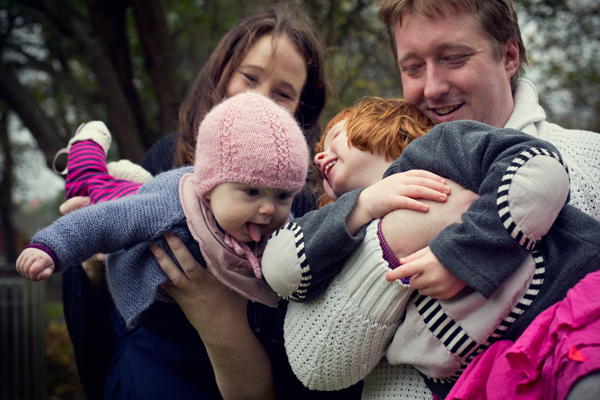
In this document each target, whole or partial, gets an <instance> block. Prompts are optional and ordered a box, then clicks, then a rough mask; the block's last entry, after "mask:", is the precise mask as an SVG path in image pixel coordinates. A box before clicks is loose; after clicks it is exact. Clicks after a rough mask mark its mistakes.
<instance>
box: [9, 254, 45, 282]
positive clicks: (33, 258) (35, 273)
mask: <svg viewBox="0 0 600 400" xmlns="http://www.w3.org/2000/svg"><path fill="white" fill-rule="evenodd" d="M17 272H18V273H20V274H21V275H22V276H24V277H25V278H27V279H29V280H30V281H41V280H44V279H48V278H50V275H52V272H54V261H52V257H50V255H49V254H47V253H46V252H44V251H42V250H40V249H36V248H33V247H29V248H27V249H25V250H23V252H22V253H21V255H20V256H19V258H18V259H17Z"/></svg>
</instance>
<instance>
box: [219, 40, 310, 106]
mask: <svg viewBox="0 0 600 400" xmlns="http://www.w3.org/2000/svg"><path fill="white" fill-rule="evenodd" d="M306 76H307V69H306V61H305V60H304V57H302V54H300V52H299V51H298V50H297V49H296V46H294V44H293V43H292V42H291V41H290V40H289V39H288V38H287V37H286V36H285V35H280V36H277V37H275V38H274V37H273V35H271V34H267V35H264V36H262V37H261V38H259V39H258V40H257V41H256V43H254V45H253V46H252V47H250V50H248V53H247V54H246V56H245V57H244V59H243V60H242V62H241V63H240V65H239V66H238V67H237V69H236V70H235V71H233V73H232V75H231V78H229V83H228V84H227V87H226V89H225V95H226V96H227V97H232V96H234V95H236V94H238V93H241V92H245V91H246V90H248V89H252V90H254V91H256V92H258V93H260V94H262V95H264V96H267V97H269V98H271V99H273V100H274V101H275V102H276V103H277V104H279V105H280V106H282V107H284V108H286V109H287V110H288V111H289V112H290V113H291V114H294V113H295V111H296V109H297V108H298V104H299V103H300V95H301V94H302V89H303V88H304V84H305V83H306Z"/></svg>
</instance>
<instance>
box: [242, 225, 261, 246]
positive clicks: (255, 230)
mask: <svg viewBox="0 0 600 400" xmlns="http://www.w3.org/2000/svg"><path fill="white" fill-rule="evenodd" d="M246 227H247V228H248V233H249V234H250V237H251V238H252V240H254V241H255V242H260V238H261V236H262V226H261V225H258V224H253V223H252V222H246Z"/></svg>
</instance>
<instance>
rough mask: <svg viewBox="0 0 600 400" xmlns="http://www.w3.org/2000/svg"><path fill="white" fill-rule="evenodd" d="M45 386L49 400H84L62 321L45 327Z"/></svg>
mask: <svg viewBox="0 0 600 400" xmlns="http://www.w3.org/2000/svg"><path fill="white" fill-rule="evenodd" d="M46 386H47V389H48V399H49V400H66V399H72V400H84V399H85V394H84V392H83V389H82V387H81V383H80V382H79V376H78V374H77V366H76V365H75V356H74V354H73V346H72V345H71V340H70V338H69V332H68V331H67V325H66V324H65V322H64V321H50V322H49V323H48V325H47V326H46Z"/></svg>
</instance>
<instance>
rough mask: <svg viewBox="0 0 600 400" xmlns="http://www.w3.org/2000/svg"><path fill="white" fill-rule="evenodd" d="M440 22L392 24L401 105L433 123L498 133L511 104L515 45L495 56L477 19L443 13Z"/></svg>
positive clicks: (417, 17) (419, 19) (412, 17)
mask: <svg viewBox="0 0 600 400" xmlns="http://www.w3.org/2000/svg"><path fill="white" fill-rule="evenodd" d="M443 10H444V14H445V15H444V16H439V15H436V17H435V18H434V19H431V18H428V17H427V16H425V15H422V14H420V13H418V12H411V13H409V14H405V15H404V17H403V18H402V24H400V23H399V22H397V23H396V26H395V29H396V46H397V47H396V49H397V52H398V69H399V70H400V76H401V78H402V86H403V90H404V98H405V100H407V101H409V102H411V103H413V104H415V105H416V106H417V107H419V108H420V109H421V110H422V111H424V112H425V113H426V114H427V115H429V116H430V117H431V118H433V119H434V120H435V121H436V122H437V123H441V122H448V121H455V120H460V119H469V120H474V121H479V122H483V123H486V124H488V125H491V126H494V127H497V128H502V127H503V126H504V124H505V123H506V122H507V121H508V118H509V117H510V115H511V113H512V111H513V108H514V102H513V97H512V92H511V87H510V77H511V76H512V75H513V74H514V73H515V71H516V69H517V67H518V64H519V51H518V46H517V44H516V41H515V40H514V39H510V40H509V41H508V42H507V43H506V44H505V45H504V46H503V47H502V49H503V53H502V54H503V57H502V59H500V60H499V59H498V58H497V57H496V55H495V53H494V48H493V44H492V40H491V39H490V37H489V36H488V35H487V34H486V33H485V32H484V31H483V30H482V29H481V28H480V27H479V26H478V25H477V23H476V20H475V14H474V13H472V12H469V11H460V12H459V13H458V14H457V13H456V12H455V11H454V9H449V8H448V7H447V6H446V7H443Z"/></svg>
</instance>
